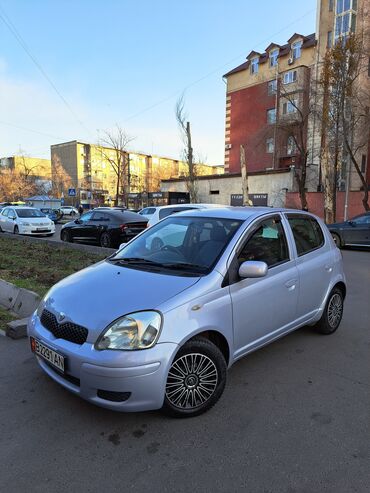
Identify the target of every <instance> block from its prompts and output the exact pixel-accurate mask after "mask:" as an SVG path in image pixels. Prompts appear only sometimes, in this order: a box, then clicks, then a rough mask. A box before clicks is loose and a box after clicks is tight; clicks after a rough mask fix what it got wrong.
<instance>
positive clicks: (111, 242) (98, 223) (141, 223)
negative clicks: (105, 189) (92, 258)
mask: <svg viewBox="0 0 370 493" xmlns="http://www.w3.org/2000/svg"><path fill="white" fill-rule="evenodd" d="M147 222H148V221H147V220H146V219H144V218H143V216H140V215H139V214H135V213H134V212H129V211H116V210H109V209H100V210H97V209H95V210H92V211H89V212H86V214H83V215H82V216H81V217H80V218H79V219H76V220H75V221H72V222H70V223H67V224H65V225H64V226H63V227H62V229H61V231H60V239H61V240H62V241H69V242H72V241H77V242H83V243H98V244H99V245H100V246H102V247H106V248H118V247H119V245H120V244H121V243H125V242H127V241H129V240H131V239H132V238H133V237H134V236H136V235H137V234H139V233H141V232H142V231H143V230H144V229H145V228H146V225H147Z"/></svg>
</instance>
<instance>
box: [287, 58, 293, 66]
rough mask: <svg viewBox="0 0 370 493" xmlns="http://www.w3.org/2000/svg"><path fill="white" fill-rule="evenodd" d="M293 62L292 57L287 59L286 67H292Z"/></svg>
mask: <svg viewBox="0 0 370 493" xmlns="http://www.w3.org/2000/svg"><path fill="white" fill-rule="evenodd" d="M293 62H294V58H293V57H290V58H288V65H292V63H293Z"/></svg>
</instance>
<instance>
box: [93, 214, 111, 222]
mask: <svg viewBox="0 0 370 493" xmlns="http://www.w3.org/2000/svg"><path fill="white" fill-rule="evenodd" d="M91 220H92V221H98V222H99V221H109V217H108V216H107V214H104V212H94V214H93V215H92V218H91Z"/></svg>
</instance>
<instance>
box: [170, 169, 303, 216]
mask: <svg viewBox="0 0 370 493" xmlns="http://www.w3.org/2000/svg"><path fill="white" fill-rule="evenodd" d="M248 186H249V193H253V194H259V193H267V194H268V205H270V206H273V207H282V206H284V205H285V194H286V190H284V189H289V190H292V189H294V180H293V173H292V172H290V171H288V172H277V173H263V174H252V175H250V176H249V178H248ZM161 191H162V192H186V191H187V188H186V182H185V181H184V180H163V181H162V182H161ZM212 192H213V193H212ZM215 192H218V193H215ZM241 193H242V182H241V176H240V174H235V175H224V176H216V177H215V176H213V177H200V178H199V179H198V196H199V202H204V203H208V204H224V205H230V200H231V195H232V194H241Z"/></svg>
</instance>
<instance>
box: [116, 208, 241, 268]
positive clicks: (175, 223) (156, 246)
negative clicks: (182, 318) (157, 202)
mask: <svg viewBox="0 0 370 493" xmlns="http://www.w3.org/2000/svg"><path fill="white" fill-rule="evenodd" d="M241 222H242V221H237V220H233V219H217V218H208V217H197V218H195V217H178V216H171V217H169V218H167V219H165V220H163V221H161V222H160V223H158V224H156V225H155V226H152V227H151V228H150V229H148V230H146V231H145V233H143V234H142V235H140V236H139V237H138V238H136V239H135V240H133V241H132V242H130V243H129V244H128V245H127V246H125V247H123V248H122V249H121V250H120V251H119V252H117V253H116V254H115V255H114V256H112V257H110V258H109V261H110V262H116V263H118V264H122V265H127V266H130V267H134V268H154V269H158V268H160V269H167V270H173V271H183V272H190V273H195V274H207V273H208V272H210V270H211V269H212V267H213V265H214V264H215V263H216V261H217V260H218V259H219V257H220V255H221V254H222V252H223V251H224V249H225V248H226V246H227V244H228V243H229V241H230V240H231V238H232V237H233V236H234V234H235V232H236V230H237V229H238V228H239V226H240V224H241Z"/></svg>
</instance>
